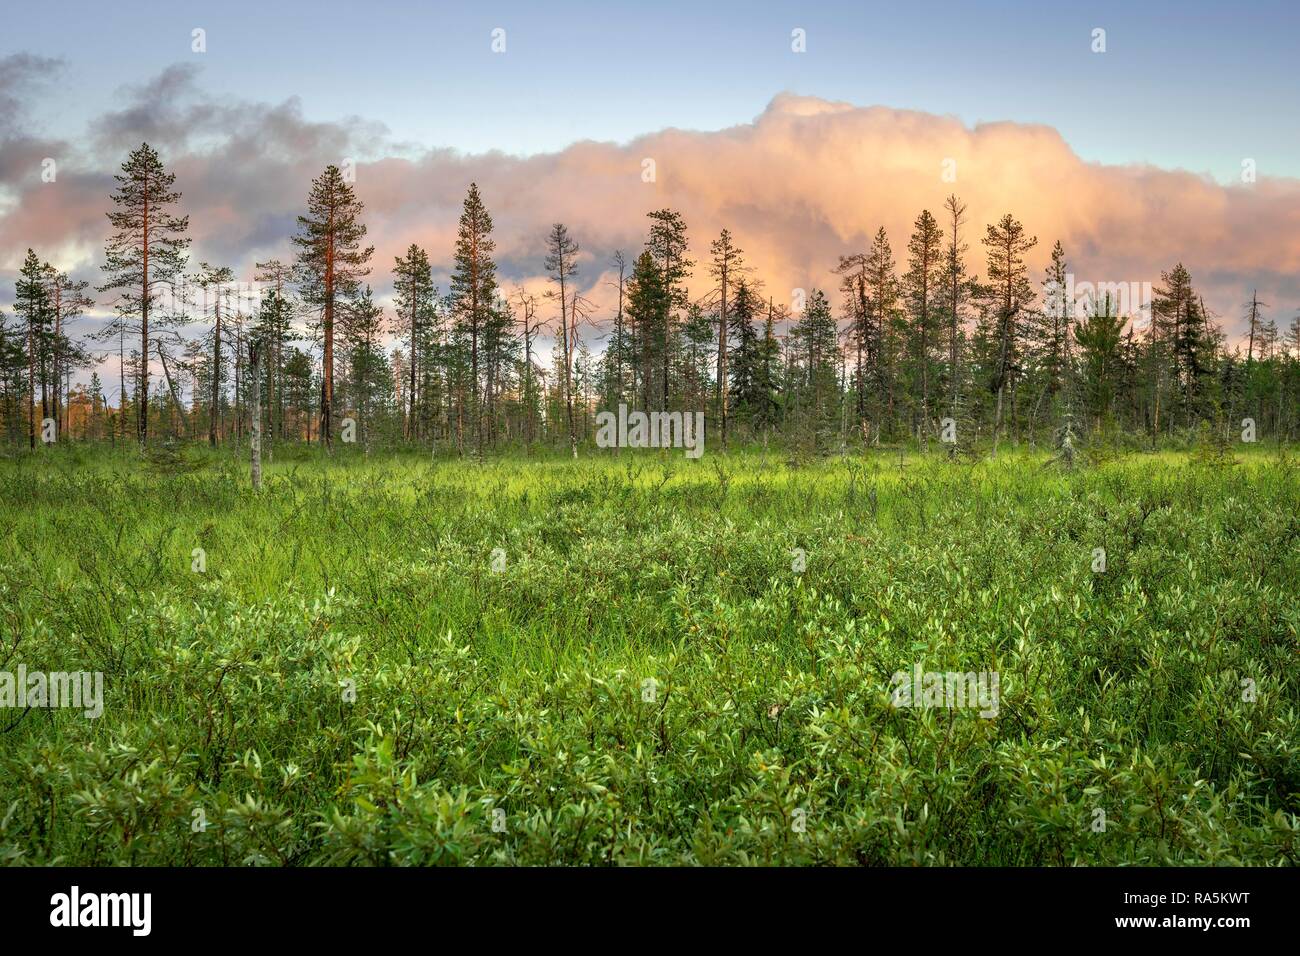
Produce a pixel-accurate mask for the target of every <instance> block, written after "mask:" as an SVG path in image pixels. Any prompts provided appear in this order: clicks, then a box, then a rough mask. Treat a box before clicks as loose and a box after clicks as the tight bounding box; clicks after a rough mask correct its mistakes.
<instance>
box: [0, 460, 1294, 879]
mask: <svg viewBox="0 0 1300 956" xmlns="http://www.w3.org/2000/svg"><path fill="white" fill-rule="evenodd" d="M187 455H188V456H189V457H190V459H191V461H190V464H189V465H186V466H184V467H181V468H178V467H176V466H175V465H168V464H166V463H165V462H164V463H161V464H159V463H154V464H150V463H148V462H142V461H141V460H140V459H139V458H138V457H137V456H135V455H128V454H123V453H118V454H116V455H114V454H113V453H111V452H110V451H108V450H106V449H101V450H93V449H86V448H75V447H74V448H64V449H58V450H55V451H50V452H47V453H45V454H42V455H38V456H35V458H34V459H27V458H25V457H11V458H9V459H6V460H4V461H0V487H2V488H3V491H0V546H2V548H3V551H2V552H0V628H3V631H2V632H0V639H2V643H0V670H9V671H13V670H15V669H16V667H17V665H18V664H19V663H20V662H21V663H23V664H25V665H26V667H27V668H28V670H29V671H33V670H47V671H53V670H59V671H72V670H87V671H102V672H103V673H104V675H105V677H104V681H105V711H104V714H103V716H102V717H101V718H99V719H98V720H89V719H86V718H84V717H83V716H81V714H80V713H79V712H74V711H69V710H49V709H43V710H42V709H34V710H31V711H29V712H27V713H23V712H22V711H18V710H0V860H4V861H6V862H9V863H13V864H48V863H76V864H91V865H94V864H185V865H194V864H232V865H234V864H249V863H255V864H294V865H300V864H320V863H335V864H388V863H401V864H426V863H452V864H454V863H462V864H479V865H483V864H497V863H501V864H511V863H523V864H535V863H572V864H695V863H700V864H737V863H739V864H764V863H780V864H858V863H867V864H968V865H986V864H1048V865H1055V864H1078V863H1082V864H1126V863H1132V864H1193V863H1227V864H1242V863H1244V864H1278V863H1294V862H1296V859H1297V855H1298V854H1300V841H1298V840H1297V827H1298V825H1300V718H1298V717H1297V713H1298V711H1300V708H1298V706H1297V704H1298V703H1300V671H1298V669H1297V666H1296V665H1297V660H1298V659H1300V654H1298V651H1300V637H1298V636H1297V634H1298V630H1300V601H1298V600H1297V590H1298V586H1300V467H1298V466H1297V464H1296V463H1294V462H1292V461H1291V460H1290V459H1288V458H1287V457H1285V456H1281V455H1279V454H1278V453H1276V452H1269V451H1254V452H1252V453H1250V454H1244V455H1239V461H1238V462H1237V463H1236V464H1223V463H1222V462H1218V463H1213V462H1206V461H1197V460H1195V459H1192V458H1188V457H1187V456H1183V455H1173V454H1165V455H1138V456H1132V457H1128V458H1123V459H1118V460H1113V461H1110V462H1107V463H1104V464H1100V465H1096V466H1091V467H1084V468H1080V469H1079V470H1077V471H1074V472H1069V473H1066V472H1063V471H1061V470H1059V469H1058V468H1056V467H1054V466H1050V465H1047V464H1045V456H1036V457H1035V456H1029V455H1006V456H1004V457H1002V458H1000V459H999V460H998V461H996V462H989V461H983V462H978V463H962V464H949V463H947V462H944V461H939V460H924V459H921V458H920V457H916V456H911V457H907V458H904V459H903V460H902V462H901V464H900V460H899V457H898V455H896V454H886V453H875V454H869V455H867V456H866V457H852V456H850V457H847V458H833V459H828V460H825V461H818V462H813V463H810V464H803V465H793V464H789V463H787V462H786V461H785V460H784V458H783V457H782V456H780V455H775V454H773V455H771V456H764V455H763V454H762V453H760V452H758V451H747V452H733V453H732V454H731V455H730V456H722V455H720V454H718V453H716V452H711V453H710V454H708V455H706V456H705V457H704V458H703V459H701V460H699V461H688V460H686V459H685V458H684V457H683V456H682V455H681V453H680V452H673V453H670V454H669V453H665V454H663V455H660V454H658V453H653V452H642V453H634V452H627V451H625V452H624V453H623V454H622V456H621V457H618V458H615V457H610V456H601V457H595V456H592V457H587V458H584V459H583V460H581V461H579V462H576V463H574V462H570V461H567V460H564V459H559V458H554V459H551V458H547V459H542V460H528V459H522V458H511V459H506V460H500V461H489V462H488V463H486V464H484V465H476V464H474V463H471V462H463V461H438V462H433V461H429V460H428V459H427V458H416V457H382V456H375V457H373V458H370V459H366V458H363V457H361V456H359V455H358V454H356V453H355V450H353V449H343V450H341V451H340V453H339V454H337V455H336V456H335V457H334V459H333V460H332V461H328V462H327V461H324V460H322V459H321V458H319V457H318V456H317V454H316V453H314V452H308V451H305V450H294V451H290V452H289V453H288V457H289V458H290V459H291V460H277V461H276V462H275V463H273V464H270V465H268V466H267V468H266V486H265V488H264V490H263V492H262V494H261V495H260V496H256V497H255V496H253V495H252V494H251V492H250V491H249V490H248V487H247V466H246V464H245V463H244V462H242V461H235V460H233V459H232V458H231V457H230V455H229V454H227V453H221V454H213V453H210V452H207V451H206V450H197V449H196V450H190V451H188V452H187ZM281 457H282V458H283V457H284V456H283V455H282V456H281ZM1098 547H1102V548H1105V549H1106V552H1107V569H1106V571H1105V572H1104V573H1101V574H1097V573H1094V572H1093V571H1092V568H1091V565H1092V560H1093V549H1094V548H1098ZM196 548H202V549H203V551H204V552H205V554H206V571H205V572H203V573H197V572H195V571H193V570H192V569H191V568H192V562H193V560H194V559H193V554H194V549H196ZM494 548H500V549H502V551H503V552H504V556H505V566H504V569H503V570H501V571H500V572H499V573H498V572H495V571H494V570H493V568H492V551H493V549H494ZM796 548H801V549H803V550H804V551H805V552H806V555H807V558H806V560H807V567H806V570H805V571H804V572H803V573H797V572H795V571H794V570H793V569H792V563H793V561H792V554H791V552H792V549H796ZM917 663H919V664H921V665H922V666H923V668H924V669H926V670H935V671H954V670H955V671H977V672H979V671H996V672H998V674H999V675H1000V693H1001V700H1000V710H999V714H998V716H997V718H996V719H993V720H986V719H981V718H980V717H979V716H978V715H977V714H976V713H975V712H974V711H973V710H947V709H920V708H918V709H904V708H895V707H893V706H891V701H890V693H889V691H890V676H891V674H893V673H894V672H896V671H900V670H910V669H911V668H912V667H913V665H914V664H917ZM648 678H652V679H654V681H656V682H657V683H656V684H655V685H654V691H653V693H652V694H649V693H646V688H647V687H648V685H647V684H646V680H647V679H648ZM1243 681H1251V682H1253V687H1254V689H1255V694H1254V695H1253V696H1254V699H1253V700H1250V699H1243V698H1249V697H1250V696H1252V695H1250V694H1248V693H1246V692H1244V691H1243ZM349 682H351V683H349ZM351 686H355V700H354V701H352V700H348V699H346V698H347V696H348V694H347V690H348V688H349V687H351ZM1246 686H1250V685H1246ZM644 696H650V697H652V698H653V699H652V700H644V699H643V697H644ZM495 809H500V810H503V811H504V812H505V818H504V821H505V829H504V831H503V832H499V830H494V828H493V822H494V813H493V811H494V810H495ZM200 810H201V812H202V813H201V817H198V816H196V811H200ZM1098 810H1102V811H1104V813H1105V820H1106V826H1105V830H1104V832H1098V830H1097V828H1096V821H1097V820H1098V819H1099V817H1098V815H1097V811H1098ZM200 819H202V820H204V821H206V827H205V828H204V827H199V826H198V825H197V823H196V821H197V820H200ZM800 820H803V821H806V827H804V828H803V832H799V829H800V828H799V827H798V826H797V824H798V822H799V821H800Z"/></svg>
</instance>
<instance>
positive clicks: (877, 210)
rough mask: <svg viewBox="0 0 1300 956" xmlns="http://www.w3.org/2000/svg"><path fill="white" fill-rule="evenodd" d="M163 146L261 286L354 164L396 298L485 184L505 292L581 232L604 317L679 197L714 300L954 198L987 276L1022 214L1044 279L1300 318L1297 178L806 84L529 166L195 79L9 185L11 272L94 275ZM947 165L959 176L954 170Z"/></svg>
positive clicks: (184, 74)
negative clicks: (618, 261)
mask: <svg viewBox="0 0 1300 956" xmlns="http://www.w3.org/2000/svg"><path fill="white" fill-rule="evenodd" d="M137 134H138V135H137ZM144 134H148V135H150V136H152V137H153V139H151V142H153V143H154V145H156V146H159V147H160V150H161V152H162V154H163V156H164V159H165V161H167V162H168V163H169V165H170V166H171V168H172V169H174V170H175V171H176V173H177V177H178V187H179V188H181V189H182V190H183V191H184V194H185V199H184V207H185V211H186V212H188V213H189V214H190V219H191V224H192V235H193V236H194V240H195V241H194V254H195V257H196V259H198V258H202V259H207V260H209V261H221V262H227V263H230V264H231V265H233V266H235V267H236V268H237V270H238V271H240V272H241V273H242V274H244V275H246V276H249V277H251V269H252V263H253V262H254V261H255V260H256V259H258V258H265V257H267V256H269V255H272V254H280V255H282V256H288V255H289V254H290V247H289V245H288V242H287V239H288V236H289V235H290V234H291V233H292V231H293V229H294V219H295V216H296V215H297V214H298V213H299V212H300V211H301V209H302V206H303V203H304V201H305V197H306V194H307V189H308V186H309V183H310V179H311V177H312V176H314V175H316V174H317V173H318V172H319V170H320V169H321V168H322V167H323V166H324V165H325V164H326V163H330V162H333V163H339V162H341V161H342V160H343V159H345V158H348V157H352V158H355V159H356V160H357V190H358V193H359V195H360V196H361V198H362V199H363V200H364V201H365V203H366V206H367V213H366V220H367V223H368V225H369V227H370V239H369V241H371V242H373V243H374V244H375V246H376V256H375V259H374V265H375V270H374V274H373V277H372V278H373V281H374V284H375V286H376V287H377V288H379V289H381V290H383V289H386V287H387V285H388V278H389V272H390V269H391V265H392V261H393V256H394V255H397V254H400V253H401V252H403V251H404V250H405V248H406V246H407V245H409V244H410V243H412V242H415V243H419V244H420V245H423V246H424V247H425V248H426V249H427V250H428V251H429V253H430V257H431V258H432V259H433V261H434V262H435V263H440V264H441V269H442V271H443V272H444V273H445V271H446V269H447V268H448V266H449V262H450V257H451V250H452V243H453V240H454V232H455V228H456V220H457V216H458V214H459V209H460V203H461V200H462V198H463V196H464V192H465V189H466V187H467V185H468V183H469V182H470V181H471V180H474V181H477V182H478V184H479V187H480V190H481V191H482V193H483V196H484V198H485V201H486V202H487V204H488V207H489V209H490V210H491V212H492V215H493V217H494V219H495V224H496V237H497V243H498V254H499V259H500V261H501V273H502V277H503V284H504V285H506V286H507V287H508V286H509V285H510V284H511V283H512V282H515V281H519V282H523V283H526V284H528V285H530V287H536V286H538V285H539V284H540V283H541V282H542V281H543V279H542V272H543V269H542V259H543V257H544V237H545V234H546V231H547V228H548V227H549V226H550V224H551V223H552V222H556V221H563V222H565V223H567V224H568V226H569V230H570V232H571V234H572V235H573V236H574V237H575V238H576V239H577V240H578V241H579V242H580V243H581V244H582V246H583V250H584V254H583V260H582V262H581V267H582V273H583V274H582V280H583V282H584V283H585V289H584V292H585V293H586V294H587V295H588V297H589V298H591V299H592V300H594V301H595V302H596V303H597V304H598V305H601V306H604V305H606V304H608V303H609V302H610V301H611V290H610V289H609V287H608V286H607V281H608V280H609V279H610V273H609V272H608V269H609V261H610V256H611V254H612V253H613V251H614V250H615V249H623V250H624V251H626V252H627V253H629V259H631V258H632V257H633V255H634V254H635V252H636V251H637V250H639V248H640V246H641V243H642V242H643V241H644V234H645V226H646V219H645V214H646V213H647V212H648V211H650V210H653V209H657V208H660V207H665V206H667V207H672V208H674V209H677V210H679V211H680V212H681V213H682V214H683V216H684V217H685V219H686V222H687V223H688V226H689V228H690V235H691V239H692V246H693V250H692V251H693V255H694V257H695V258H696V260H697V261H698V263H699V264H698V265H697V267H696V270H695V277H694V280H693V282H692V292H693V293H695V294H703V293H704V292H705V291H706V289H707V287H708V279H707V271H706V269H705V266H704V262H703V260H704V259H705V258H706V256H707V249H708V243H709V241H710V240H711V239H712V238H714V237H715V236H716V235H717V233H718V231H719V230H720V229H721V228H723V227H726V228H729V229H730V230H731V232H732V233H733V235H734V236H735V237H736V240H737V242H738V243H739V245H740V246H741V247H742V248H743V249H744V250H745V254H746V258H747V260H748V262H749V263H750V265H751V266H752V267H753V268H754V272H755V274H756V275H757V276H759V277H760V278H761V279H762V280H763V281H764V283H765V286H766V290H767V291H768V292H770V293H771V294H773V295H774V296H775V297H776V298H777V300H778V301H788V300H789V299H790V297H791V290H792V289H793V288H795V287H800V288H805V289H806V288H812V287H821V288H826V289H828V290H830V289H833V288H834V285H835V277H834V275H833V274H832V272H831V270H832V268H833V267H834V266H835V264H836V262H837V260H838V257H839V256H840V255H842V254H846V253H849V252H856V251H861V250H864V249H865V247H866V245H867V243H868V241H869V238H870V236H871V235H872V234H874V232H875V231H876V229H877V228H878V227H879V226H882V225H883V226H884V227H885V228H886V230H887V231H888V233H889V235H890V239H891V242H892V244H893V248H894V252H895V256H896V258H898V259H899V260H900V261H902V260H904V259H905V258H906V243H907V237H908V234H909V232H910V229H911V223H912V221H913V220H914V219H915V217H916V215H917V213H918V212H919V211H920V210H921V209H923V208H928V209H930V210H931V211H932V212H933V213H934V214H935V215H936V216H940V217H942V208H941V207H942V203H943V200H944V197H945V196H947V195H948V194H949V193H952V192H955V193H957V194H958V195H959V196H960V197H961V199H962V200H963V201H964V202H966V203H967V205H968V210H967V217H968V226H967V230H966V241H967V242H968V243H969V245H970V252H969V258H970V265H971V267H972V268H973V269H974V270H975V271H976V272H978V273H981V274H982V273H983V272H984V271H985V270H984V261H983V248H982V246H981V245H980V242H979V240H980V238H981V237H982V236H983V233H984V226H985V224H986V223H988V222H992V221H994V220H995V219H997V218H999V217H1000V216H1001V215H1002V214H1003V213H1005V212H1011V213H1012V214H1014V215H1015V216H1016V217H1017V218H1019V219H1020V220H1022V221H1023V222H1024V224H1025V226H1026V228H1027V230H1028V231H1029V232H1030V233H1032V234H1035V235H1037V236H1038V238H1039V246H1038V248H1037V249H1036V250H1035V252H1034V257H1033V262H1032V265H1033V269H1034V272H1033V277H1034V278H1035V279H1038V278H1039V277H1040V276H1041V268H1042V266H1043V265H1044V264H1045V263H1046V259H1047V255H1048V252H1049V251H1050V249H1051V245H1052V243H1053V242H1054V241H1055V240H1057V239H1060V240H1061V242H1062V244H1063V245H1064V247H1065V251H1066V254H1067V258H1068V260H1069V262H1070V266H1071V270H1072V271H1073V272H1074V274H1075V275H1076V276H1077V278H1078V280H1079V281H1093V282H1143V281H1150V282H1156V283H1158V282H1159V278H1160V272H1161V270H1165V269H1168V268H1170V267H1171V266H1172V265H1173V264H1174V263H1175V262H1177V261H1182V262H1184V263H1185V264H1186V265H1187V266H1188V268H1189V269H1190V270H1191V272H1192V274H1193V277H1194V279H1195V280H1196V281H1197V284H1198V286H1199V287H1200V288H1201V290H1202V291H1203V293H1204V295H1205V298H1206V300H1207V303H1208V304H1209V305H1210V307H1211V308H1212V309H1215V310H1217V311H1219V312H1220V313H1221V314H1222V316H1223V320H1224V325H1225V327H1226V328H1228V329H1229V330H1235V329H1237V328H1239V325H1240V308H1239V307H1240V303H1241V302H1242V301H1243V300H1244V299H1246V298H1248V297H1249V295H1250V293H1251V290H1252V289H1253V288H1255V287H1258V288H1259V290H1260V293H1261V298H1263V299H1265V300H1266V301H1268V302H1270V303H1272V304H1273V306H1274V308H1273V310H1272V312H1271V314H1272V316H1273V317H1274V318H1276V319H1277V320H1278V321H1279V325H1283V324H1285V323H1286V322H1288V321H1289V319H1290V317H1291V316H1292V315H1293V314H1294V309H1295V307H1296V306H1300V278H1298V277H1300V180H1296V179H1287V178H1276V177H1270V176H1268V175H1267V170H1261V171H1260V175H1259V177H1258V181H1257V182H1255V183H1253V184H1240V185H1230V186H1225V185H1222V184H1219V183H1216V182H1213V181H1211V180H1209V179H1207V178H1205V177H1202V176H1198V175H1193V174H1191V173H1187V172H1183V171H1170V170H1163V169H1157V168H1153V167H1149V166H1107V165H1100V164H1096V163H1088V162H1084V161H1083V160H1081V159H1080V158H1079V157H1078V156H1076V155H1075V154H1074V152H1073V151H1072V150H1071V149H1070V147H1069V146H1068V145H1067V144H1066V143H1065V142H1064V141H1063V140H1062V138H1061V136H1060V135H1059V134H1058V133H1057V132H1056V131H1055V130H1053V129H1051V128H1050V127H1047V126H1040V125H1026V124H1018V123H1010V122H999V123H983V124H979V125H976V126H974V127H973V128H972V127H968V126H966V125H964V124H963V123H961V122H960V121H958V120H956V119H953V118H951V117H943V116H935V115H931V114H926V113H918V112H911V111H906V110H897V109H890V108H885V107H879V106H876V107H856V106H852V105H849V104H844V103H832V102H827V101H825V100H820V99H816V98H812V97H802V96H794V95H790V94H782V95H779V96H777V97H776V98H775V99H773V100H772V102H771V103H770V105H769V106H768V108H767V109H766V110H765V111H764V112H763V113H762V114H761V115H760V116H758V117H757V118H756V119H755V120H754V121H753V122H750V123H744V124H741V125H738V126H734V127H731V128H729V129H723V130H718V131H713V132H692V131H683V130H676V129H668V130H662V131H659V132H654V133H648V134H647V135H645V136H642V137H640V138H638V139H636V140H634V141H632V142H629V143H626V144H612V143H597V142H579V143H575V144H574V145H572V146H570V147H568V148H567V149H565V150H563V151H561V152H558V153H553V154H545V155H537V156H531V157H513V156H507V155H504V154H499V153H489V154H480V155H464V154H460V153H457V152H455V151H452V150H445V149H440V150H428V149H424V148H420V147H412V146H410V145H409V144H399V143H393V142H390V141H389V140H388V138H387V136H386V134H385V133H384V131H383V130H382V128H378V127H375V126H374V125H373V124H367V123H365V122H363V121H362V120H359V119H350V120H347V121H344V122H340V123H334V124H329V123H309V122H307V121H306V120H304V119H303V118H302V116H301V113H300V111H299V109H298V106H297V104H296V103H295V102H294V101H288V102H286V103H283V104H280V105H277V106H268V105H258V104H217V103H213V102H212V101H211V100H208V99H205V98H204V97H203V95H202V94H201V92H200V91H199V90H198V89H197V87H196V85H195V83H194V79H193V75H192V74H191V73H189V72H188V71H183V70H178V71H170V72H169V73H168V74H165V75H164V76H162V77H159V79H158V80H157V81H155V82H154V83H152V84H150V85H149V86H148V87H146V88H142V89H141V90H139V91H137V94H136V101H135V102H134V104H132V105H129V106H128V108H126V109H124V110H122V111H120V112H117V113H114V114H111V115H110V116H106V117H104V118H102V119H101V120H100V121H99V122H98V123H97V124H95V125H94V127H93V128H92V129H91V131H90V132H89V134H88V137H87V139H86V141H85V142H84V143H81V144H73V145H71V146H68V147H67V148H68V149H69V150H70V151H71V153H72V155H70V157H69V162H67V163H65V164H63V166H62V169H63V170H64V172H63V173H62V174H61V176H60V179H59V183H58V184H57V185H56V184H43V183H40V182H39V170H28V171H27V172H26V173H24V174H22V175H18V176H10V177H9V178H8V180H7V182H6V181H3V180H0V190H4V189H5V188H6V186H7V187H8V193H9V199H8V203H7V204H6V202H5V200H4V199H3V198H0V269H4V270H6V271H9V270H12V269H14V268H15V267H16V265H17V263H18V261H19V260H20V259H21V256H22V253H23V252H24V251H25V249H26V247H27V246H28V245H29V244H30V245H37V246H39V247H40V248H38V251H40V252H41V254H42V255H44V256H46V257H47V258H53V259H56V260H58V259H59V258H60V257H62V260H63V261H62V263H61V264H62V265H63V266H64V267H65V268H77V269H79V271H82V272H83V273H84V274H86V275H87V276H88V277H89V276H90V274H91V272H96V273H97V271H98V270H97V268H95V267H96V266H97V263H98V261H99V256H100V252H99V245H100V243H101V242H102V235H103V234H104V233H105V232H106V221H105V220H104V217H103V213H104V210H105V209H106V208H107V206H108V201H107V191H108V187H109V185H110V181H109V179H108V173H109V172H111V168H112V167H113V166H114V165H115V164H116V163H118V162H120V161H121V159H122V158H123V155H124V151H125V149H126V148H128V146H129V145H130V144H133V143H135V142H138V141H139V140H140V139H141V138H143V135H144ZM645 160H653V162H654V171H655V177H654V181H653V182H646V181H644V178H643V169H644V166H643V161H645ZM945 161H949V164H948V165H947V166H945ZM945 169H947V170H949V171H955V181H945V180H944V178H943V174H944V172H945ZM0 196H3V193H2V192H0ZM97 237H101V238H97ZM5 278H6V279H7V278H8V276H7V275H6V277H5ZM598 314H601V313H599V312H598Z"/></svg>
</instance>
